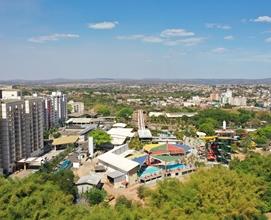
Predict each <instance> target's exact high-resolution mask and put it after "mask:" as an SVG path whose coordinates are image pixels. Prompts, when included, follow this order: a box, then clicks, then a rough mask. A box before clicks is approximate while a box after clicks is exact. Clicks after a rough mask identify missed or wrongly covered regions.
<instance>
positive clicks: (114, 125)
mask: <svg viewBox="0 0 271 220" xmlns="http://www.w3.org/2000/svg"><path fill="white" fill-rule="evenodd" d="M126 126H127V124H125V123H116V124H113V127H114V128H125V127H126Z"/></svg>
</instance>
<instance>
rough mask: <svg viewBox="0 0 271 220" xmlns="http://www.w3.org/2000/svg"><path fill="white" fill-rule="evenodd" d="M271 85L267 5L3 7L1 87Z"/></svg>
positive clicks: (36, 1)
mask: <svg viewBox="0 0 271 220" xmlns="http://www.w3.org/2000/svg"><path fill="white" fill-rule="evenodd" d="M97 77H110V78H266V77H271V1H269V0H249V1H248V0H220V1H215V0H133V1H132V0H91V1H88V0H73V1H72V0H57V1H56V0H0V79H4V80H6V79H51V78H97Z"/></svg>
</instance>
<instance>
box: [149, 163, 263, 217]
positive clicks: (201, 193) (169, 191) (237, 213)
mask: <svg viewBox="0 0 271 220" xmlns="http://www.w3.org/2000/svg"><path fill="white" fill-rule="evenodd" d="M264 193H265V186H264V182H263V181H262V180H261V179H259V178H257V177H254V176H251V175H245V174H239V173H237V172H235V171H231V170H228V169H226V168H223V167H215V168H212V169H209V170H205V169H201V170H199V171H198V172H197V173H194V174H193V175H191V178H190V179H189V180H188V181H186V182H184V183H181V182H179V181H178V180H177V179H167V180H165V181H161V182H159V183H158V186H157V189H155V190H153V191H152V192H151V193H150V196H149V198H148V200H147V201H150V207H151V210H150V213H149V218H150V219H152V218H154V217H155V216H159V217H160V218H161V219H177V216H181V218H180V219H258V218H259V217H262V209H263V208H264V203H263V202H262V201H261V198H262V196H264ZM152 210H156V212H152ZM178 219H179V218H178Z"/></svg>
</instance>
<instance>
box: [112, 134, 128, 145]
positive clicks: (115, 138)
mask: <svg viewBox="0 0 271 220" xmlns="http://www.w3.org/2000/svg"><path fill="white" fill-rule="evenodd" d="M111 137H112V136H111ZM125 140H126V137H122V136H120V137H118V136H116V135H114V136H113V137H112V140H111V144H113V145H122V144H124V142H125Z"/></svg>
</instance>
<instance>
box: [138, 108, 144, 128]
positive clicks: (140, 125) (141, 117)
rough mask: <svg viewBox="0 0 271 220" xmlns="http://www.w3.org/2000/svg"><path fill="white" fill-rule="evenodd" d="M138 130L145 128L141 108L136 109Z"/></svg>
mask: <svg viewBox="0 0 271 220" xmlns="http://www.w3.org/2000/svg"><path fill="white" fill-rule="evenodd" d="M137 123H138V130H145V119H144V113H143V110H138V113H137Z"/></svg>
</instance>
